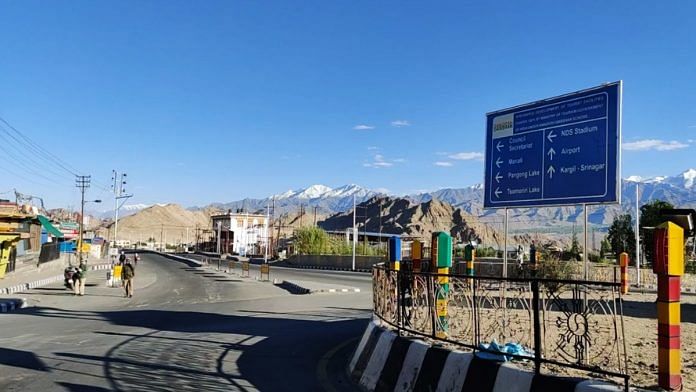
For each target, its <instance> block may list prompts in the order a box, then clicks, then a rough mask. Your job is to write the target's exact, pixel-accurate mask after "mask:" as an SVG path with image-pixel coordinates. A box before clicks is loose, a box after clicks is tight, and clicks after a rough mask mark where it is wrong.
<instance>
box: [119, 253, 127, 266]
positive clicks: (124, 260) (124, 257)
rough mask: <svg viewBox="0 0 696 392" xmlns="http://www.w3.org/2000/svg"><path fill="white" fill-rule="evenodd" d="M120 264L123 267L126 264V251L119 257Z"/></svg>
mask: <svg viewBox="0 0 696 392" xmlns="http://www.w3.org/2000/svg"><path fill="white" fill-rule="evenodd" d="M118 262H119V264H121V265H123V263H125V262H126V253H125V252H124V251H121V255H120V256H118Z"/></svg>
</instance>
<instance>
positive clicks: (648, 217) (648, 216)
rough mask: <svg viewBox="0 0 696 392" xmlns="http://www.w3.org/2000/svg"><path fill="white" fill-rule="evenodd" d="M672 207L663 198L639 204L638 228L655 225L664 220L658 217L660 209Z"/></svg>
mask: <svg viewBox="0 0 696 392" xmlns="http://www.w3.org/2000/svg"><path fill="white" fill-rule="evenodd" d="M670 208H674V206H673V205H672V204H671V203H669V202H666V201H663V200H653V201H651V202H650V203H647V204H643V205H642V206H640V228H641V229H642V228H643V227H655V226H657V225H659V224H660V223H662V222H664V219H663V218H662V217H660V210H664V209H670Z"/></svg>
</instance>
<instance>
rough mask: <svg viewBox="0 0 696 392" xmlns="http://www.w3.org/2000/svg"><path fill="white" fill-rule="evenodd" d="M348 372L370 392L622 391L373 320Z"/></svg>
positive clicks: (614, 386) (617, 387) (595, 381)
mask: <svg viewBox="0 0 696 392" xmlns="http://www.w3.org/2000/svg"><path fill="white" fill-rule="evenodd" d="M347 371H348V374H349V375H350V377H351V379H352V380H353V381H354V382H356V383H357V384H358V385H359V386H360V387H361V389H363V390H366V391H372V390H383V391H421V390H431V391H491V392H531V391H534V392H537V391H542V390H544V391H546V390H554V388H560V389H558V390H564V391H566V390H571V391H575V392H620V391H623V387H621V386H618V385H615V384H611V383H608V382H603V381H599V380H588V379H581V378H570V377H561V376H551V375H545V374H544V375H537V374H534V373H533V372H530V371H527V370H524V369H521V368H518V367H517V366H515V365H514V364H512V363H509V362H507V363H502V362H495V361H489V360H484V359H481V358H479V357H477V356H475V355H474V354H472V353H470V352H462V351H456V350H447V349H445V348H443V347H440V346H433V345H430V344H429V343H426V342H424V341H422V340H418V339H413V338H408V337H403V336H398V335H397V334H396V333H394V332H393V331H391V330H389V329H386V328H384V327H382V326H380V324H379V323H378V322H377V321H375V320H373V321H371V322H370V323H369V324H368V326H367V328H366V329H365V332H364V334H363V336H362V339H361V340H360V343H359V344H358V346H357V348H356V350H355V353H354V354H353V356H352V358H351V361H350V363H349V365H348V368H347ZM549 388H551V389H549Z"/></svg>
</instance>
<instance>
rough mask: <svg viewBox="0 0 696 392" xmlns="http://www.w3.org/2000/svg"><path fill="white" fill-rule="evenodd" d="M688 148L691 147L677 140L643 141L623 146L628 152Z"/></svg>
mask: <svg viewBox="0 0 696 392" xmlns="http://www.w3.org/2000/svg"><path fill="white" fill-rule="evenodd" d="M686 147H689V145H688V144H686V143H682V142H678V141H676V140H671V141H665V140H658V139H643V140H636V141H634V142H628V143H624V144H623V149H624V150H626V151H647V150H656V151H672V150H678V149H680V148H686Z"/></svg>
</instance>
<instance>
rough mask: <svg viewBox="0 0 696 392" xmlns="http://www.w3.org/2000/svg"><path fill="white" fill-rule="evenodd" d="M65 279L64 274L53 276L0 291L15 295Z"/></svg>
mask: <svg viewBox="0 0 696 392" xmlns="http://www.w3.org/2000/svg"><path fill="white" fill-rule="evenodd" d="M89 268H90V271H101V270H108V269H111V264H96V265H90V266H89ZM63 279H65V277H64V276H63V274H60V275H53V276H49V277H47V278H43V279H38V280H33V281H30V282H27V283H20V284H18V285H14V286H11V287H5V288H2V289H0V294H15V293H21V292H23V291H27V290H31V289H35V288H37V287H43V286H47V285H49V284H51V283H55V282H60V281H62V280H63Z"/></svg>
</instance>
